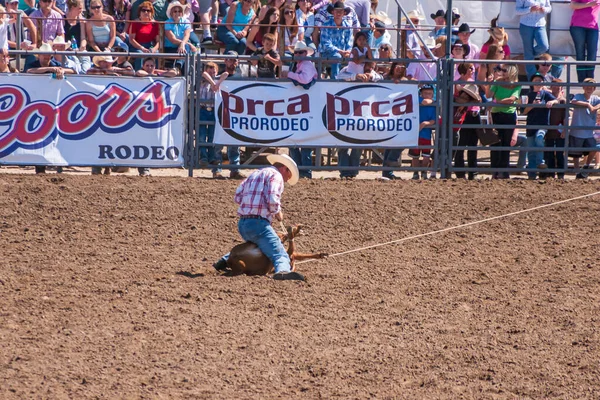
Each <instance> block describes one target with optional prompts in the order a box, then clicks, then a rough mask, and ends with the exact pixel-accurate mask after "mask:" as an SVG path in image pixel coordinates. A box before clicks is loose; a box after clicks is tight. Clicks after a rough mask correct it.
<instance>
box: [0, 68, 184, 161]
mask: <svg viewBox="0 0 600 400" xmlns="http://www.w3.org/2000/svg"><path fill="white" fill-rule="evenodd" d="M184 94H185V84H184V80H183V79H180V78H173V79H161V80H153V79H150V78H143V79H140V78H138V79H131V78H111V79H107V78H103V77H93V76H86V77H71V76H69V77H68V78H67V79H66V80H59V79H53V78H51V77H50V75H43V76H31V75H29V76H19V75H11V76H4V77H2V78H0V162H1V163H4V164H16V165H19V164H20V165H28V164H36V165H129V166H148V167H168V166H181V165H183V143H184V130H183V126H184V113H183V108H182V105H183V104H184V98H185V95H184Z"/></svg>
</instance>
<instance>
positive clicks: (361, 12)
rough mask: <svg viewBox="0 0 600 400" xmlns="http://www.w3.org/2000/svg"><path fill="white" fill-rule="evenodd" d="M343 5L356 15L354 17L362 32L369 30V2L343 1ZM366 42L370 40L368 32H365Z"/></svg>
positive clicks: (366, 0)
mask: <svg viewBox="0 0 600 400" xmlns="http://www.w3.org/2000/svg"><path fill="white" fill-rule="evenodd" d="M344 5H346V6H347V7H350V8H351V9H352V10H354V12H355V13H356V17H357V18H358V23H359V24H360V27H361V28H362V29H363V30H366V29H368V28H370V26H371V21H370V16H371V1H370V0H345V1H344ZM367 32H368V34H367V40H368V42H369V41H370V40H371V38H370V36H371V33H370V31H367Z"/></svg>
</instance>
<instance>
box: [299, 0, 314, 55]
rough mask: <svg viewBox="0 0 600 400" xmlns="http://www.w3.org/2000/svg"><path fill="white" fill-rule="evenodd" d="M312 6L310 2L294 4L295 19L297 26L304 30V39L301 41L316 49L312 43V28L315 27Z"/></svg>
mask: <svg viewBox="0 0 600 400" xmlns="http://www.w3.org/2000/svg"><path fill="white" fill-rule="evenodd" d="M312 5H313V3H312V1H311V0H298V2H297V3H296V19H297V20H298V25H299V26H301V27H302V28H303V29H304V38H303V39H301V41H304V43H306V44H307V45H308V46H310V47H313V48H314V49H316V47H315V46H314V45H313V41H312V33H313V30H314V28H313V26H314V25H315V13H314V12H313V11H312Z"/></svg>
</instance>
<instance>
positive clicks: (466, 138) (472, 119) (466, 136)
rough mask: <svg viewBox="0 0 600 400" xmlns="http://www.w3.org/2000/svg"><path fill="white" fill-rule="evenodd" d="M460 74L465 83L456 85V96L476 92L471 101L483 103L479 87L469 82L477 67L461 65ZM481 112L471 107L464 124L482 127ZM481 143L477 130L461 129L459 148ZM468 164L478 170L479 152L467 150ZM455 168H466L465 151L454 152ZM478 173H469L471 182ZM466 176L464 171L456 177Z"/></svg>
mask: <svg viewBox="0 0 600 400" xmlns="http://www.w3.org/2000/svg"><path fill="white" fill-rule="evenodd" d="M457 70H458V73H459V74H460V76H459V80H460V81H464V82H463V83H461V84H457V85H455V92H454V93H455V96H457V97H460V95H461V91H463V89H468V90H466V93H467V94H469V95H470V94H471V92H473V91H475V92H476V96H475V95H473V96H471V97H472V98H473V100H471V101H476V102H478V103H481V96H480V95H479V88H478V87H477V85H473V84H470V83H467V82H471V81H473V80H474V79H475V66H474V65H473V64H471V63H463V64H460V65H459V66H458V68H457ZM463 97H464V95H463ZM479 112H480V107H479V106H473V105H470V106H468V107H467V109H466V113H465V115H464V120H463V122H462V123H463V124H465V125H467V124H469V125H481V116H480V114H479ZM478 142H479V139H478V137H477V128H468V127H461V128H460V135H459V137H458V146H459V147H463V146H477V143H478ZM467 163H468V166H469V168H477V150H467ZM454 166H455V167H456V168H464V166H465V151H464V150H461V149H457V150H456V151H455V152H454ZM476 174H477V173H476V172H475V171H469V174H468V176H469V180H473V179H475V176H476ZM465 176H466V174H465V173H464V172H463V171H457V172H456V177H457V178H464V177H465Z"/></svg>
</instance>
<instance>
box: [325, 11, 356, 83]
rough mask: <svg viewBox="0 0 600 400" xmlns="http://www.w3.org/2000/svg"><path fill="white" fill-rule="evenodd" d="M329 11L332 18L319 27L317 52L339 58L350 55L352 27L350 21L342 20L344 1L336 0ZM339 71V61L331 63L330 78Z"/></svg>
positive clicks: (334, 76) (328, 56) (335, 75)
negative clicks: (319, 40)
mask: <svg viewBox="0 0 600 400" xmlns="http://www.w3.org/2000/svg"><path fill="white" fill-rule="evenodd" d="M331 13H332V14H333V18H331V19H329V20H327V21H326V22H325V23H324V24H323V25H322V27H321V42H320V45H319V52H320V53H321V57H326V58H333V59H336V60H341V59H342V58H343V57H350V54H351V52H352V42H353V36H354V35H353V29H352V26H351V25H350V23H348V21H346V20H344V14H345V13H346V7H344V3H342V2H341V1H338V2H336V3H335V4H334V5H333V8H332V9H331ZM340 28H341V29H340ZM339 72H340V63H339V62H337V63H334V64H331V78H332V79H336V78H337V75H338V73H339Z"/></svg>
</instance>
